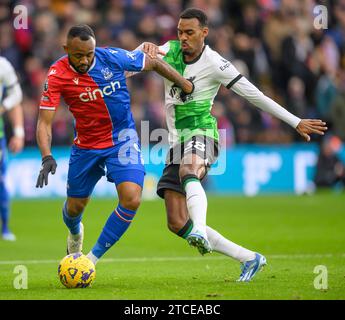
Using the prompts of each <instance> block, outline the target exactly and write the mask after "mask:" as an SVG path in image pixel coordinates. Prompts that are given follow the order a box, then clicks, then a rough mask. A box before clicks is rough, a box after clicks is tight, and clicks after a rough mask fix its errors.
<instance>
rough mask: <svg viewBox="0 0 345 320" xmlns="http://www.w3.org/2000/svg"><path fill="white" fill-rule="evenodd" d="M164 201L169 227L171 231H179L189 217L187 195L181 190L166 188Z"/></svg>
mask: <svg viewBox="0 0 345 320" xmlns="http://www.w3.org/2000/svg"><path fill="white" fill-rule="evenodd" d="M164 201H165V208H166V214H167V222H168V227H169V229H170V230H171V231H174V232H178V231H179V230H181V229H182V228H183V227H184V225H185V224H186V222H187V221H188V219H189V215H188V209H187V204H186V197H185V195H183V194H182V193H180V192H176V191H174V190H170V189H166V190H165V191H164Z"/></svg>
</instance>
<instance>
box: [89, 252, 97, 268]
mask: <svg viewBox="0 0 345 320" xmlns="http://www.w3.org/2000/svg"><path fill="white" fill-rule="evenodd" d="M86 257H87V258H89V259H90V260H91V261H92V262H93V264H94V265H96V263H97V261H98V258H97V257H96V256H95V255H94V254H93V253H92V251H90V252H89V253H88V254H87V255H86Z"/></svg>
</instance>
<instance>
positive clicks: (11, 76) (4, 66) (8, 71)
mask: <svg viewBox="0 0 345 320" xmlns="http://www.w3.org/2000/svg"><path fill="white" fill-rule="evenodd" d="M0 62H1V63H0V65H1V77H2V83H3V84H4V86H5V88H6V89H9V88H11V87H13V86H14V85H15V84H17V83H18V78H17V75H16V72H15V71H14V68H13V67H12V65H11V63H10V62H9V61H8V60H7V59H6V58H1V60H0Z"/></svg>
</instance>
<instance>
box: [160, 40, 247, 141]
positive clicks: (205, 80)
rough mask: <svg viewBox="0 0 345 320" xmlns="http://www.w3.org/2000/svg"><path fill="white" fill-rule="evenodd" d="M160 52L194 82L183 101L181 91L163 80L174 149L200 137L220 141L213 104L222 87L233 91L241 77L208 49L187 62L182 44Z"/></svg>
mask: <svg viewBox="0 0 345 320" xmlns="http://www.w3.org/2000/svg"><path fill="white" fill-rule="evenodd" d="M160 49H161V50H162V51H163V52H164V53H165V56H164V57H163V60H165V61H166V62H167V63H169V64H170V65H171V66H172V67H173V68H174V69H176V70H177V71H178V72H179V73H180V74H181V75H183V77H185V78H187V79H190V80H192V81H193V83H194V86H195V89H194V92H193V93H192V94H190V95H188V96H187V97H186V100H185V102H183V101H182V100H181V99H180V92H181V91H180V89H179V88H177V87H176V86H175V85H174V83H172V82H171V81H169V80H167V79H164V85H165V107H166V121H167V127H168V130H169V143H170V145H171V146H173V145H175V144H176V143H179V142H181V141H186V140H188V139H189V138H191V137H192V136H194V135H197V134H201V135H206V136H209V137H211V138H213V139H215V140H218V130H217V120H216V119H215V118H214V117H213V116H212V114H211V109H212V105H213V100H214V98H215V96H216V94H217V92H218V90H219V87H220V85H222V84H223V85H224V86H226V87H227V88H230V87H231V86H232V85H233V84H235V83H236V82H237V80H239V79H240V78H241V74H240V73H239V72H238V71H237V69H236V68H235V67H234V66H233V65H232V64H231V63H230V62H229V61H228V60H226V59H224V58H223V57H221V56H220V55H219V54H218V53H217V52H215V51H214V50H212V49H211V48H210V47H209V46H207V45H205V46H204V48H203V51H202V53H201V55H200V56H199V57H197V58H196V59H195V60H194V61H192V62H184V59H183V54H182V51H181V46H180V42H179V41H176V40H174V41H168V42H167V43H165V44H164V45H163V46H161V47H160Z"/></svg>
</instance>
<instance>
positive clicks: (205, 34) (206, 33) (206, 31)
mask: <svg viewBox="0 0 345 320" xmlns="http://www.w3.org/2000/svg"><path fill="white" fill-rule="evenodd" d="M202 33H203V35H204V37H205V38H206V37H207V36H208V28H207V27H204V28H203V30H202Z"/></svg>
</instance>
